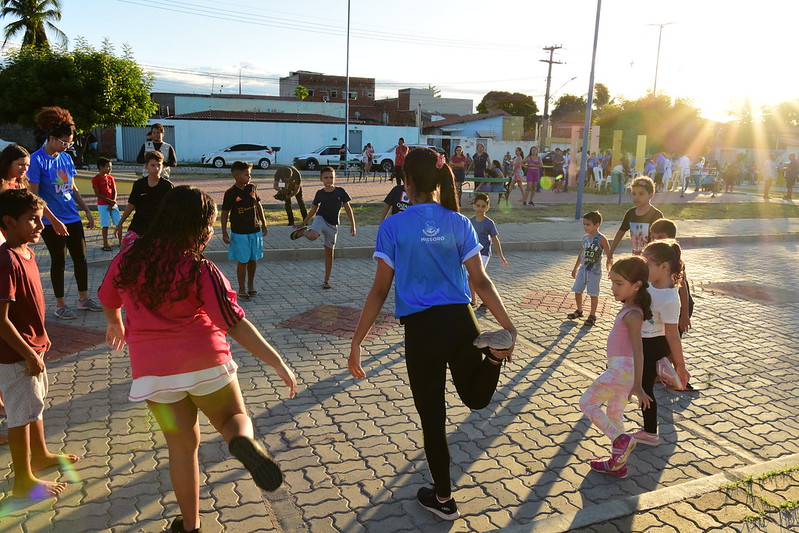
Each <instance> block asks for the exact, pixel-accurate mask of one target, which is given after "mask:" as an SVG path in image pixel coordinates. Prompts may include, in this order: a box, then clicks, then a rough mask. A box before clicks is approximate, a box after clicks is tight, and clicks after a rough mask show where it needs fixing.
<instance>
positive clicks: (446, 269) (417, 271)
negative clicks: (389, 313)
mask: <svg viewBox="0 0 799 533" xmlns="http://www.w3.org/2000/svg"><path fill="white" fill-rule="evenodd" d="M479 252H480V243H479V242H478V240H477V233H475V231H474V227H472V224H471V223H470V222H469V219H468V218H466V217H465V216H463V215H461V214H460V213H456V212H455V211H450V210H449V209H447V208H446V207H443V206H441V205H440V204H437V203H427V204H419V205H410V206H408V208H407V209H406V210H405V211H403V212H401V213H397V214H396V215H392V216H390V217H388V218H387V219H386V220H384V221H383V223H382V224H380V228H379V229H378V230H377V243H376V244H375V253H374V258H375V259H382V260H383V261H385V262H386V264H387V265H388V266H390V267H391V268H393V269H394V301H395V308H394V314H395V315H396V316H397V317H403V316H407V315H411V314H413V313H418V312H420V311H424V310H425V309H429V308H430V307H433V306H436V305H449V304H459V303H463V304H467V303H469V302H470V301H471V299H472V296H471V293H470V292H469V283H468V281H467V279H466V268H465V267H464V266H463V262H464V261H466V260H467V259H469V258H470V257H472V256H474V255H476V254H477V253H479Z"/></svg>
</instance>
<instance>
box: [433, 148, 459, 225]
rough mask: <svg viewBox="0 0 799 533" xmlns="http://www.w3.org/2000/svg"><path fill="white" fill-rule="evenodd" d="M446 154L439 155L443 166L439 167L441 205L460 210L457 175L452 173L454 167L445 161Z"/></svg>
mask: <svg viewBox="0 0 799 533" xmlns="http://www.w3.org/2000/svg"><path fill="white" fill-rule="evenodd" d="M443 160H444V154H441V155H439V156H438V162H437V163H436V166H438V164H439V163H441V167H440V168H439V169H438V180H439V181H438V182H439V184H440V185H441V205H443V206H444V207H446V208H447V209H449V210H450V211H455V212H458V211H459V206H458V195H457V194H456V191H455V175H454V174H453V173H452V168H450V166H449V165H448V164H447V163H445V162H444V161H443Z"/></svg>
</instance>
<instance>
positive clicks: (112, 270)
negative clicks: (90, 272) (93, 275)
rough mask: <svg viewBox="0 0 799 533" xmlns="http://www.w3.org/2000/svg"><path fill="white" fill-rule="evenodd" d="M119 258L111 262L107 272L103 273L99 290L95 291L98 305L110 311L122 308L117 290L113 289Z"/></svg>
mask: <svg viewBox="0 0 799 533" xmlns="http://www.w3.org/2000/svg"><path fill="white" fill-rule="evenodd" d="M119 257H121V256H117V258H115V259H114V260H113V261H111V265H110V266H109V267H108V271H106V273H105V277H104V278H103V281H102V283H100V288H99V289H97V298H98V299H99V300H100V303H101V304H103V305H104V306H106V307H110V308H111V309H119V308H120V307H122V297H121V295H120V294H119V289H117V288H116V287H114V277H115V276H116V275H117V274H118V273H119Z"/></svg>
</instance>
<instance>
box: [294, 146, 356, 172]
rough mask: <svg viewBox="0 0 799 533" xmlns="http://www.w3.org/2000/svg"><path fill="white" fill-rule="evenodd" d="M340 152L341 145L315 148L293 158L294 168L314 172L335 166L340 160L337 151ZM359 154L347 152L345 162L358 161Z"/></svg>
mask: <svg viewBox="0 0 799 533" xmlns="http://www.w3.org/2000/svg"><path fill="white" fill-rule="evenodd" d="M339 150H341V145H340V144H339V145H332V144H331V145H327V146H322V147H321V148H317V149H316V150H314V151H313V152H310V153H307V154H302V155H298V156H297V157H295V158H294V166H295V167H297V168H298V169H300V170H316V169H317V168H319V167H324V166H327V165H329V166H336V165H338V164H339V161H340V160H341V156H340V155H339V153H338V151H339ZM361 159H362V156H361V154H353V153H352V152H350V151H349V150H347V161H355V160H358V161H360V160H361Z"/></svg>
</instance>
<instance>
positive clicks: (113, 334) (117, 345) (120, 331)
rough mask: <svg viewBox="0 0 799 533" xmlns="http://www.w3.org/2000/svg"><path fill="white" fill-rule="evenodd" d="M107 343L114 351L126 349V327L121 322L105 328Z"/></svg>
mask: <svg viewBox="0 0 799 533" xmlns="http://www.w3.org/2000/svg"><path fill="white" fill-rule="evenodd" d="M105 342H107V343H108V346H109V347H110V348H111V349H112V350H121V349H122V348H124V347H125V326H124V325H123V324H122V323H121V322H117V323H113V324H108V325H107V326H106V328H105Z"/></svg>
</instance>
